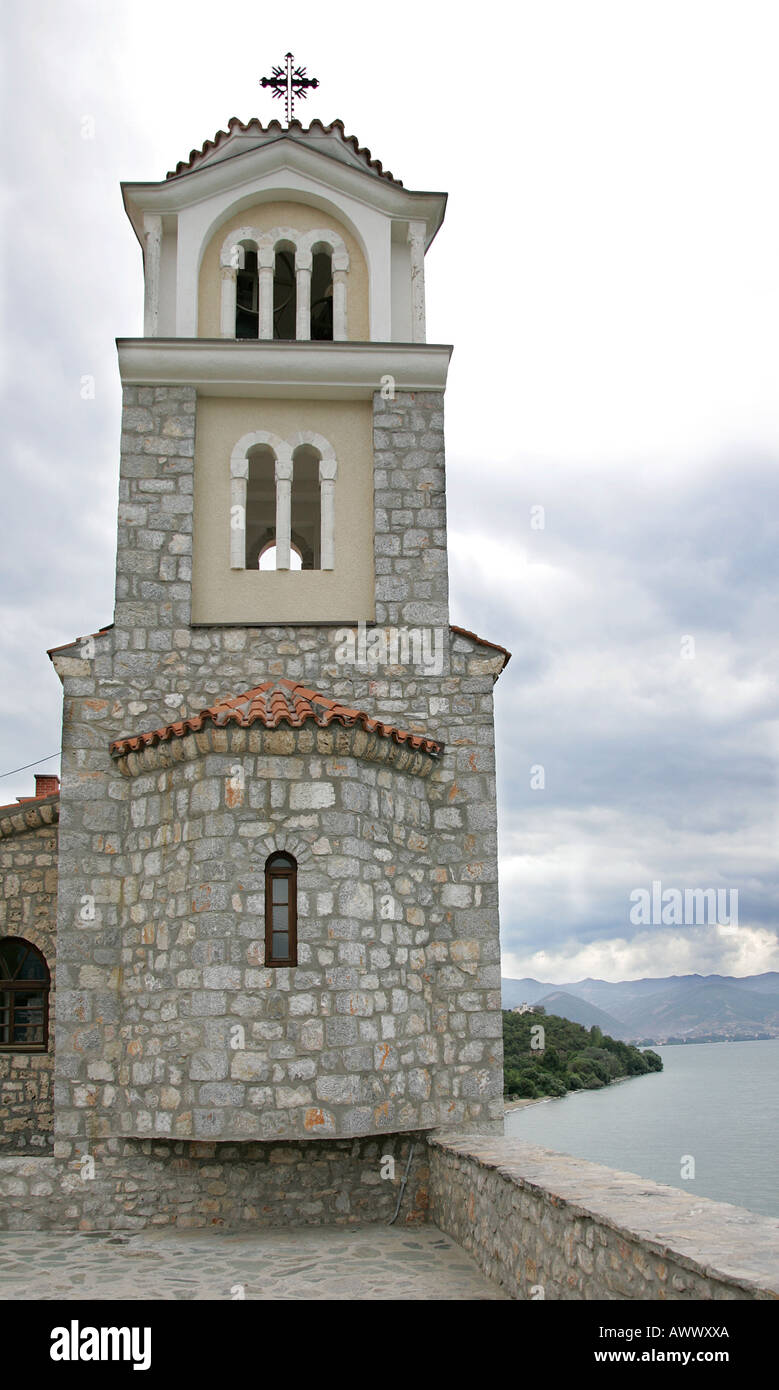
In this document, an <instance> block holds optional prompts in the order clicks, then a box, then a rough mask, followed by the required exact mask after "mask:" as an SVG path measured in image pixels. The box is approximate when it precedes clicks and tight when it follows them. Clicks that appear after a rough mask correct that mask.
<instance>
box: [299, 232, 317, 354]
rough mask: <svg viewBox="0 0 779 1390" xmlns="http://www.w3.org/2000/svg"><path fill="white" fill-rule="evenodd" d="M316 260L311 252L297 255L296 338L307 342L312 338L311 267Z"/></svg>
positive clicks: (302, 252)
mask: <svg viewBox="0 0 779 1390" xmlns="http://www.w3.org/2000/svg"><path fill="white" fill-rule="evenodd" d="M313 262H314V258H313V256H312V255H311V252H310V251H297V252H296V253H295V285H296V304H297V314H296V322H295V337H296V338H297V340H298V342H307V341H308V340H309V338H310V337H311V267H312V265H313Z"/></svg>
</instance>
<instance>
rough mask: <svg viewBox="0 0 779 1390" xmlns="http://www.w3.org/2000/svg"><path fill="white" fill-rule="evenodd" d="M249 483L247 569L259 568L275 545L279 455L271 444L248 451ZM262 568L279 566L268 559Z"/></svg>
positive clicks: (247, 498)
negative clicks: (277, 455) (263, 557)
mask: <svg viewBox="0 0 779 1390" xmlns="http://www.w3.org/2000/svg"><path fill="white" fill-rule="evenodd" d="M248 459H249V476H248V480H247V484H246V568H247V569H255V570H256V569H257V568H259V566H260V557H261V556H263V555H264V554H265V553H266V552H267V551H268V549H269V548H270V547H273V548H274V551H275V546H276V456H275V454H274V453H273V450H272V449H271V448H270V446H269V445H268V444H256V445H255V446H254V448H252V449H250V450H249V454H248ZM262 568H263V569H268V568H273V569H275V568H276V565H275V560H274V563H273V565H272V566H271V565H270V564H269V563H268V562H266V563H265V564H264V565H263V566H262Z"/></svg>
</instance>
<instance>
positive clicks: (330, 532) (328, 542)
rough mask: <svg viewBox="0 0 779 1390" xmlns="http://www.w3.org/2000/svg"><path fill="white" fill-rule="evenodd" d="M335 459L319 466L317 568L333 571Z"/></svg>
mask: <svg viewBox="0 0 779 1390" xmlns="http://www.w3.org/2000/svg"><path fill="white" fill-rule="evenodd" d="M337 471H338V464H337V463H336V461H335V459H322V460H321V462H320V464H319V489H320V513H321V532H320V558H319V568H320V569H323V570H332V569H335V476H336V473H337Z"/></svg>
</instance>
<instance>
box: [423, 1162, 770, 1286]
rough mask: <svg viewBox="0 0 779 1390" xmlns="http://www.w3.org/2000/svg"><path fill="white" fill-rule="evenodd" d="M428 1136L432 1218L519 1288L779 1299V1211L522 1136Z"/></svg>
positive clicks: (490, 1270) (493, 1275) (497, 1276)
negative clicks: (765, 1212) (687, 1188)
mask: <svg viewBox="0 0 779 1390" xmlns="http://www.w3.org/2000/svg"><path fill="white" fill-rule="evenodd" d="M429 1144H430V1160H431V1162H430V1169H431V1172H430V1217H431V1220H433V1221H434V1222H435V1223H436V1225H437V1226H439V1227H440V1228H441V1230H442V1231H445V1232H446V1233H447V1234H448V1235H450V1236H452V1237H454V1239H455V1240H457V1241H459V1242H460V1244H461V1245H463V1246H464V1247H465V1249H466V1250H467V1251H468V1252H469V1253H470V1254H471V1255H473V1257H474V1258H475V1259H476V1260H477V1261H478V1262H479V1265H480V1266H481V1268H482V1270H483V1271H484V1273H485V1274H486V1275H487V1276H488V1277H489V1278H490V1279H494V1280H495V1281H496V1282H497V1283H499V1284H501V1285H502V1286H503V1288H505V1290H506V1292H507V1293H509V1294H510V1295H511V1297H512V1298H516V1299H529V1300H533V1299H541V1298H544V1299H655V1300H663V1299H680V1300H684V1299H767V1298H779V1220H771V1219H769V1218H766V1217H763V1216H757V1215H756V1214H755V1213H753V1212H749V1211H746V1210H743V1209H742V1208H740V1207H734V1206H730V1205H728V1204H726V1203H724V1202H712V1201H710V1200H708V1199H707V1198H705V1197H697V1196H693V1195H692V1194H690V1195H689V1196H688V1195H687V1194H686V1193H685V1192H682V1191H678V1190H677V1189H676V1188H673V1187H666V1186H663V1185H661V1184H659V1183H654V1182H651V1181H648V1180H647V1179H645V1178H641V1177H637V1176H636V1175H635V1174H632V1173H620V1172H616V1171H614V1170H613V1169H611V1168H603V1167H600V1166H599V1165H597V1164H594V1163H586V1162H584V1161H583V1160H582V1159H577V1158H571V1157H569V1156H567V1155H564V1154H557V1153H552V1152H551V1151H550V1150H548V1149H542V1148H538V1147H536V1146H535V1145H532V1144H526V1143H523V1142H522V1141H520V1140H517V1139H495V1138H491V1137H485V1138H476V1137H474V1136H472V1135H469V1136H462V1137H459V1136H458V1137H451V1138H450V1137H447V1138H445V1139H444V1138H440V1139H439V1138H436V1137H433V1138H431V1139H430V1140H429Z"/></svg>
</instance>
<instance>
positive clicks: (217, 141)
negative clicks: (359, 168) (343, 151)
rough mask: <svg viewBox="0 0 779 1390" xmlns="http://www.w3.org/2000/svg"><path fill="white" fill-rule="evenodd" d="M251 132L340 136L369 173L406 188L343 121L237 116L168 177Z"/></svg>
mask: <svg viewBox="0 0 779 1390" xmlns="http://www.w3.org/2000/svg"><path fill="white" fill-rule="evenodd" d="M251 130H255V131H257V132H258V133H260V134H263V135H267V134H269V133H270V132H271V131H272V132H273V134H274V135H275V133H276V132H277V131H278V133H279V135H292V136H297V135H307V134H308V133H309V132H310V131H316V132H317V133H319V132H320V131H321V133H322V134H323V135H329V134H330V132H331V131H333V130H334V131H336V132H337V134H338V135H340V137H341V139H342V141H343V143H344V144H345V145H351V147H352V149H353V151H354V153H355V154H356V155H357V156H358V157H359V158H360V159H361V160H362V161H363V163H364V164H365V166H366V168H367V169H372V170H373V172H374V173H375V174H378V176H379V178H382V179H387V181H388V182H389V183H394V184H395V185H396V186H397V187H398V188H402V187H403V184H402V182H401V180H400V179H396V178H395V177H394V175H393V174H391V173H390V172H389V170H388V169H384V168H383V166H382V163H381V160H380V159H373V158H372V157H371V152H370V150H369V149H366V148H365V146H364V145H360V144H359V142H358V140H357V137H356V136H355V135H347V134H346V130H345V128H344V123H343V121H331V122H330V124H329V125H323V124H322V122H321V121H317V120H315V121H312V122H311V124H310V126H304V125H302V124H301V122H300V121H291V122H290V124H289V125H288V126H285V125H282V124H281V122H280V121H271V122H270V123H269V124H268V125H266V126H264V125H263V124H262V122H261V121H258V120H257V118H256V116H255V117H253V118H252V120H250V121H248V122H244V121H241V120H239V119H238V117H237V116H231V117H230V120H229V121H228V122H227V130H218V131H217V132H216V135H215V136H214V138H213V140H206V141H205V143H204V144H203V145H202V147H201V148H200V149H199V150H190V152H189V158H188V159H182V160H179V162H178V164H177V165H176V167H175V169H171V170H169V172H168V173H167V174H166V175H165V177H166V178H168V179H175V178H178V176H179V174H188V173H189V172H190V171H191V170H192V169H195V168H197V166H198V164H200V163H202V161H203V160H204V159H205V157H206V155H209V154H210V153H211V151H212V150H217V149H219V147H220V145H223V144H224V143H225V141H226V140H229V139H230V136H231V135H234V134H235V133H236V131H237V132H238V133H240V134H241V135H246V134H248V133H249V131H251Z"/></svg>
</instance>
